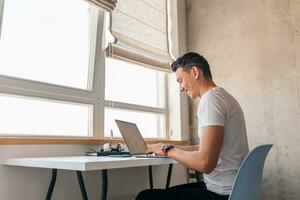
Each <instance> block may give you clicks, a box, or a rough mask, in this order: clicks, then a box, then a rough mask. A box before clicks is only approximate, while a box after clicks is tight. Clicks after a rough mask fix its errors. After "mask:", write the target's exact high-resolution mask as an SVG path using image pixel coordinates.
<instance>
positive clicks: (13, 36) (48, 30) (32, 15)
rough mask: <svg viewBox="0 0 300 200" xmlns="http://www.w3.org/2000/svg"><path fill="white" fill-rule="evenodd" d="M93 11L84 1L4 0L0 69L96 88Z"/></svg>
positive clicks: (19, 76)
mask: <svg viewBox="0 0 300 200" xmlns="http://www.w3.org/2000/svg"><path fill="white" fill-rule="evenodd" d="M70 5H72V6H70ZM91 15H92V9H91V8H90V7H89V4H88V3H86V2H84V1H83V0H75V1H74V0H43V1H40V0H26V1H19V0H7V1H5V3H4V9H3V16H2V31H1V40H0V74H1V75H5V76H11V77H17V78H22V79H29V80H34V81H40V82H45V83H51V84H58V85H63V86H69V87H75V88H80V89H91V87H90V85H89V83H91V81H92V79H91V77H89V74H90V73H89V70H92V69H90V68H89V56H90V52H89V46H90V41H91V39H90V21H91V20H90V18H91ZM0 17H1V15H0Z"/></svg>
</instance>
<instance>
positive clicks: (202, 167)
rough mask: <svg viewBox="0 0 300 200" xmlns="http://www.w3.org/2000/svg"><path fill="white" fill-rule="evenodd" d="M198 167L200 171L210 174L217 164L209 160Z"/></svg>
mask: <svg viewBox="0 0 300 200" xmlns="http://www.w3.org/2000/svg"><path fill="white" fill-rule="evenodd" d="M197 168H198V169H196V170H197V171H200V172H202V173H204V174H210V173H211V172H212V171H213V170H214V169H215V168H216V164H215V163H212V162H209V161H202V162H201V164H200V166H198V167H197Z"/></svg>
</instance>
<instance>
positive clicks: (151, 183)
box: [149, 165, 153, 189]
mask: <svg viewBox="0 0 300 200" xmlns="http://www.w3.org/2000/svg"><path fill="white" fill-rule="evenodd" d="M149 181H150V189H153V178H152V165H150V166H149Z"/></svg>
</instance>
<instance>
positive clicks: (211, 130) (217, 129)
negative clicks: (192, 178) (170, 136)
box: [148, 126, 224, 174]
mask: <svg viewBox="0 0 300 200" xmlns="http://www.w3.org/2000/svg"><path fill="white" fill-rule="evenodd" d="M223 137H224V127H223V126H206V127H203V136H202V137H201V140H200V145H199V149H198V150H197V151H185V150H182V149H180V148H177V147H175V148H172V149H170V150H169V151H168V156H169V157H171V158H173V159H174V160H176V161H178V162H179V163H180V164H182V165H184V166H186V167H187V168H191V169H194V170H197V171H200V172H203V173H207V174H209V173H210V172H212V171H213V170H214V169H215V167H216V165H217V163H218V159H219V155H220V152H221V148H222V145H223ZM161 145H162V144H157V145H153V146H152V147H150V148H149V150H148V151H151V152H154V153H158V154H164V152H163V151H162V150H161Z"/></svg>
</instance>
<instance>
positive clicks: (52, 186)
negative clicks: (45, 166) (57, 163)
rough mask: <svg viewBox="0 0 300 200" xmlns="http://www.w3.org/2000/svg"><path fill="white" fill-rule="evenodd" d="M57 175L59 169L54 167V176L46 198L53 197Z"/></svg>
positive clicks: (47, 199) (48, 199)
mask: <svg viewBox="0 0 300 200" xmlns="http://www.w3.org/2000/svg"><path fill="white" fill-rule="evenodd" d="M56 176H57V169H52V177H51V181H50V185H49V188H48V192H47V196H46V200H50V199H51V196H52V193H53V190H54V186H55V182H56Z"/></svg>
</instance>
